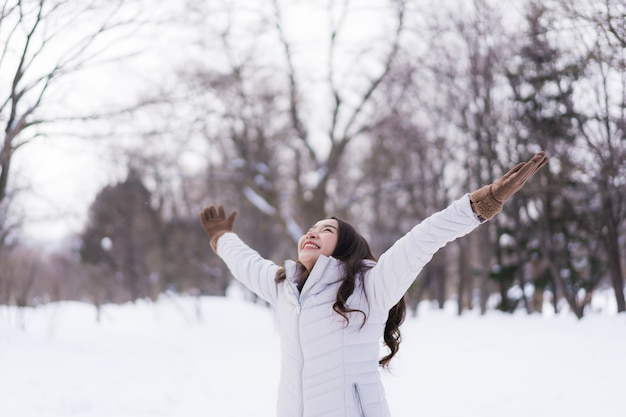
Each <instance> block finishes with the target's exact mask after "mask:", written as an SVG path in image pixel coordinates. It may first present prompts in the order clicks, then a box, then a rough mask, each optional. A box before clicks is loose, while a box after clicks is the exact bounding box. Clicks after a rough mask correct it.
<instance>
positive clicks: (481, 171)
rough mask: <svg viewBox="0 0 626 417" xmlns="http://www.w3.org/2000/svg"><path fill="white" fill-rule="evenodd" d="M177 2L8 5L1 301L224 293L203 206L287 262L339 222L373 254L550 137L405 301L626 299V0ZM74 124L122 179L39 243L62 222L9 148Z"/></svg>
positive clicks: (579, 310)
mask: <svg viewBox="0 0 626 417" xmlns="http://www.w3.org/2000/svg"><path fill="white" fill-rule="evenodd" d="M179 3H180V4H179V5H177V6H176V8H173V7H174V6H173V5H171V4H170V5H166V4H165V2H160V1H157V0H152V1H148V0H132V1H121V0H120V1H112V0H107V1H104V0H91V1H85V2H80V6H77V4H76V3H75V2H70V1H66V0H24V1H19V0H3V1H2V2H0V40H1V42H0V46H1V49H0V124H1V125H2V128H3V134H2V135H3V136H2V139H3V140H2V141H1V142H0V304H4V305H16V306H20V307H25V306H33V305H39V304H43V303H48V302H53V301H59V300H81V301H86V302H90V303H93V304H94V305H95V306H101V305H103V304H105V303H122V302H128V301H135V300H138V299H153V300H154V299H156V298H158V297H159V295H161V294H163V293H165V292H172V293H176V294H186V295H224V294H225V293H226V289H227V287H228V286H229V284H230V282H231V277H230V275H229V273H228V271H227V270H226V269H225V267H224V266H223V265H222V263H221V261H220V260H219V259H218V258H217V257H216V256H215V255H214V254H213V253H212V251H211V249H210V246H209V242H208V239H207V238H206V236H205V235H204V232H203V230H202V228H201V227H200V225H199V221H198V213H199V212H200V210H201V208H202V207H204V206H205V205H208V204H211V203H222V204H224V205H225V206H226V207H227V210H228V209H235V208H236V209H238V210H239V217H238V221H237V223H236V226H235V230H236V231H237V232H238V234H239V235H240V236H241V237H242V238H243V239H244V240H245V241H246V242H248V243H249V244H250V245H251V246H252V247H253V248H255V249H257V250H258V251H259V252H260V253H261V254H262V255H263V256H265V257H268V258H270V259H273V260H275V261H276V262H282V261H283V260H284V259H286V258H293V257H294V256H295V242H296V240H297V238H298V237H299V235H300V234H301V233H302V231H303V230H306V229H307V228H308V226H309V225H310V224H312V223H314V222H315V221H316V220H318V219H320V218H323V217H325V216H327V215H338V216H341V217H343V218H345V219H347V220H349V221H350V222H351V223H353V224H354V225H355V226H356V227H357V228H358V229H359V230H360V231H361V232H362V233H363V234H364V235H365V236H366V237H367V238H368V240H369V241H370V243H371V245H372V248H373V250H374V252H375V253H376V254H377V255H380V254H381V253H382V252H383V251H384V250H385V249H386V248H387V247H389V246H390V245H391V244H392V243H393V242H394V241H395V240H396V239H398V238H399V237H400V236H402V235H403V234H404V233H405V232H407V231H408V230H409V229H410V228H411V227H412V226H413V225H414V224H416V223H418V222H419V221H420V220H421V219H423V218H425V217H427V216H428V215H429V214H431V213H433V212H435V211H437V210H439V209H442V208H443V207H445V206H446V205H447V204H449V203H450V202H451V201H453V200H454V199H456V198H458V197H460V196H461V195H463V194H464V193H466V192H470V191H473V190H475V189H477V188H479V187H480V186H482V185H485V184H488V183H490V182H492V181H493V180H494V179H496V178H497V177H498V176H500V175H502V174H503V173H504V172H506V170H508V169H509V168H510V167H512V166H513V165H515V164H516V163H517V162H520V161H525V160H527V159H529V157H530V156H532V155H533V154H534V153H535V152H537V151H539V150H542V149H543V150H546V152H547V153H548V154H549V156H550V158H551V159H550V163H549V165H548V166H547V167H546V168H544V169H543V170H542V171H541V172H540V173H539V174H538V175H537V176H536V177H534V178H533V179H532V181H531V182H530V183H529V184H527V186H526V187H525V188H524V189H523V190H522V192H520V193H519V194H518V195H516V196H515V198H514V199H513V200H511V201H510V202H509V203H507V205H506V206H505V208H504V211H503V212H502V213H501V214H499V215H498V216H497V217H496V218H495V219H494V220H492V221H490V222H489V223H488V224H486V225H484V226H482V227H481V228H480V229H478V230H477V231H475V232H474V233H473V234H471V235H470V236H467V237H465V238H463V239H461V240H459V241H457V242H455V243H453V244H451V245H449V246H448V247H446V248H445V249H443V250H442V251H440V252H439V253H438V254H437V255H436V256H435V257H434V259H433V261H432V262H431V263H430V264H429V265H428V266H427V268H426V269H425V270H424V271H423V272H422V274H421V279H418V280H417V281H416V283H415V284H414V286H413V287H412V288H411V290H410V291H409V293H408V294H407V300H408V302H409V304H410V305H411V306H412V307H413V309H415V308H416V306H417V303H418V302H420V301H421V300H432V301H434V302H436V303H437V304H438V305H439V306H441V307H443V305H444V303H445V302H446V301H450V300H453V301H455V302H456V304H457V310H458V314H462V313H463V311H467V310H478V311H481V312H485V311H487V310H488V309H499V310H502V311H508V312H513V311H516V310H526V311H528V312H541V310H542V309H543V308H548V307H546V306H549V308H551V309H553V310H554V311H555V312H561V311H571V312H572V313H573V314H575V315H576V316H577V317H579V318H580V317H582V316H583V315H584V314H585V313H586V312H587V311H589V309H590V302H591V299H592V296H593V295H594V292H597V291H600V290H604V291H610V292H611V294H612V297H613V298H614V300H615V310H616V311H619V312H623V311H626V304H625V301H624V270H625V268H626V264H625V262H626V222H625V219H626V1H624V0H601V1H598V0H560V1H558V0H543V1H539V0H518V1H495V0H474V1H463V2H458V1H437V2H428V1H425V0H421V1H420V0H414V1H412V0H386V1H384V0H378V1H374V0H370V1H352V2H351V1H349V0H345V1H316V0H314V1H298V0H255V1H250V0H246V1H244V0H240V1H236V0H230V1H227V0H222V1H218V0H215V1H191V0H189V1H185V2H179ZM113 68H115V70H113ZM96 91H97V93H95V92H96ZM107 93H108V94H107ZM67 138H74V139H77V140H79V141H80V142H81V143H83V146H93V147H94V149H97V150H98V151H97V152H98V155H97V160H98V162H99V163H100V164H104V165H106V166H108V167H109V168H108V170H107V171H106V173H105V174H104V175H105V176H106V177H107V179H108V181H107V183H106V184H103V186H102V187H101V188H100V189H98V190H96V191H95V192H94V194H93V195H92V196H90V197H89V198H90V200H91V203H90V205H89V206H88V207H87V206H86V207H84V208H81V210H82V217H81V218H82V219H83V221H82V225H81V228H80V231H78V232H77V233H68V236H67V237H66V238H65V239H64V240H63V243H62V244H59V245H56V246H54V247H53V248H51V247H43V246H42V245H36V244H33V243H32V242H30V241H29V239H27V238H26V237H25V236H26V235H25V230H26V229H30V230H33V229H35V230H36V229H37V227H38V224H39V223H38V222H40V223H41V222H46V221H51V219H50V218H47V219H41V218H39V219H37V218H34V217H33V210H32V207H31V206H30V205H29V204H30V203H29V201H32V200H29V196H30V195H32V194H37V193H38V192H40V190H37V188H36V187H35V188H33V187H32V186H31V185H29V183H28V177H29V172H28V170H26V169H25V168H24V167H25V166H26V164H23V163H22V164H20V163H17V162H16V161H18V162H19V158H20V155H21V154H23V153H26V152H27V151H28V149H30V148H37V147H41V146H44V145H45V144H46V143H54V142H60V141H63V140H67ZM80 157H81V156H80V155H78V156H76V155H67V158H64V160H63V161H61V160H59V161H55V162H54V163H55V164H57V165H58V166H60V165H62V164H66V163H67V164H72V163H78V162H75V161H76V160H78V159H80ZM73 158H74V159H73ZM73 161H74V162H73ZM75 181H77V182H89V181H90V178H89V177H88V176H87V175H84V176H80V177H77V178H75ZM93 182H97V181H95V180H94V181H93ZM57 186H60V184H48V185H47V187H49V188H54V187H57ZM56 215H58V216H63V215H64V213H61V212H59V213H56ZM53 216H54V215H53Z"/></svg>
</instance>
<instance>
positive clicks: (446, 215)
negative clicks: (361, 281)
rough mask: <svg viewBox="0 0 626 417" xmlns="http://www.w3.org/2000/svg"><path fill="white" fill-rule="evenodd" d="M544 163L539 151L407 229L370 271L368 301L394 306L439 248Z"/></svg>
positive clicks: (492, 211)
mask: <svg viewBox="0 0 626 417" xmlns="http://www.w3.org/2000/svg"><path fill="white" fill-rule="evenodd" d="M547 162H548V157H547V156H546V154H545V153H544V152H540V153H538V154H537V155H535V156H534V157H533V158H532V159H530V160H529V161H528V162H523V163H520V164H518V165H516V166H515V167H514V168H513V169H511V170H510V171H509V172H507V173H506V174H505V175H504V176H503V177H502V178H499V179H498V180H496V181H495V182H494V183H493V184H489V185H487V186H485V187H482V188H481V189H479V190H477V191H474V192H473V193H471V194H469V195H465V196H464V197H463V198H461V199H459V200H457V201H455V202H453V203H452V204H451V205H450V206H448V207H447V208H445V209H444V210H442V211H440V212H438V213H435V214H433V215H432V216H430V217H428V218H427V219H425V220H424V221H423V222H421V223H420V224H418V225H417V226H415V227H414V228H413V229H411V231H410V232H409V233H407V234H406V235H404V236H403V237H402V238H400V239H399V240H398V241H396V243H394V245H393V246H392V247H391V248H390V249H389V250H387V251H386V252H385V253H384V254H383V255H382V256H381V257H380V259H379V261H378V263H377V264H376V266H374V267H373V268H372V269H371V270H370V273H369V275H368V277H367V279H366V282H365V287H366V291H367V294H368V297H369V298H370V300H372V301H373V302H374V303H376V304H377V305H378V306H379V307H380V308H383V309H389V308H391V307H392V306H393V305H395V304H396V303H397V302H398V301H399V300H400V299H401V298H402V296H403V295H404V293H405V292H406V291H407V290H408V288H409V286H410V285H411V284H412V283H413V281H415V279H416V278H417V275H418V274H419V273H420V272H421V270H422V269H423V268H424V266H425V265H426V264H427V263H428V262H429V261H430V260H431V259H432V257H433V255H434V254H435V253H436V252H437V251H438V250H439V249H440V248H442V247H444V246H445V245H446V244H448V243H449V242H452V241H453V240H456V239H458V238H460V237H462V236H464V235H466V234H468V233H470V232H471V231H472V230H474V229H475V228H476V227H477V226H478V225H480V223H481V222H483V221H485V220H488V219H491V218H493V217H494V216H495V215H496V214H497V213H499V212H500V211H501V210H502V206H503V204H504V202H506V201H507V200H508V199H509V198H511V196H512V195H513V194H515V193H516V192H517V191H519V190H520V189H521V188H522V186H523V185H524V184H525V183H526V181H527V180H528V179H529V178H530V177H531V176H533V175H534V174H535V173H536V172H537V171H538V170H539V169H540V168H541V167H543V166H544V165H545V164H546V163H547Z"/></svg>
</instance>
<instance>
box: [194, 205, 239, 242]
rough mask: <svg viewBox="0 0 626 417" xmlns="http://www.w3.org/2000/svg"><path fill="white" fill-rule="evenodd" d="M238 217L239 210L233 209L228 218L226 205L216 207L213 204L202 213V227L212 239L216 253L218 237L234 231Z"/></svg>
mask: <svg viewBox="0 0 626 417" xmlns="http://www.w3.org/2000/svg"><path fill="white" fill-rule="evenodd" d="M236 217H237V211H233V212H232V213H230V216H228V218H226V213H225V212H224V206H222V205H220V206H218V207H217V208H216V207H215V205H213V204H212V205H210V206H209V207H207V208H205V209H204V210H202V212H201V213H200V223H202V228H203V229H204V231H205V232H206V234H207V235H208V236H209V238H210V239H211V247H212V248H213V251H214V252H215V253H217V239H219V237H220V236H222V235H223V234H224V233H226V232H232V231H233V225H234V224H235V218H236Z"/></svg>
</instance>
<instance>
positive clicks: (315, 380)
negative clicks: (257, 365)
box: [200, 152, 548, 417]
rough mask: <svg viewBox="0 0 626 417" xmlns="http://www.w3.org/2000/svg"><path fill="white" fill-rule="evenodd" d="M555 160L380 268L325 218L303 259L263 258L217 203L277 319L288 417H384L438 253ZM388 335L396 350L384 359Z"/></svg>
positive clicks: (227, 241) (227, 252) (213, 217)
mask: <svg viewBox="0 0 626 417" xmlns="http://www.w3.org/2000/svg"><path fill="white" fill-rule="evenodd" d="M547 161H548V158H547V156H546V155H545V153H543V152H540V153H538V154H537V155H535V156H534V157H533V158H532V159H531V160H529V161H528V162H523V163H520V164H518V165H517V166H515V167H514V168H513V169H511V170H510V171H509V172H507V173H506V174H505V175H504V176H503V177H502V178H500V179H498V180H497V181H495V182H494V183H493V184H490V185H487V186H485V187H483V188H481V189H479V190H477V191H475V192H473V193H471V194H466V195H465V196H463V197H462V198H461V199H459V200H457V201H455V202H453V203H452V204H451V205H450V206H449V207H447V208H446V209H444V210H442V211H440V212H438V213H435V214H433V215H432V216H430V217H428V218H427V219H425V220H424V221H422V222H421V223H420V224H418V225H417V226H415V227H414V228H413V229H412V230H411V231H409V232H408V233H407V234H406V235H405V236H403V237H402V238H400V239H399V240H398V241H397V242H396V243H394V245H393V246H392V247H391V248H390V249H388V250H387V251H386V252H385V253H384V254H383V255H382V256H381V257H380V259H379V260H378V261H376V260H375V258H374V256H373V255H372V253H371V251H370V248H369V245H368V243H367V242H366V241H365V239H364V238H363V237H362V236H361V235H359V234H358V233H357V232H356V231H355V230H354V228H353V227H352V226H351V225H350V224H348V223H347V222H345V221H343V220H341V219H338V218H336V217H331V218H327V219H323V220H320V221H319V222H317V223H316V224H315V225H313V226H312V227H311V228H310V229H309V231H308V232H307V233H306V234H305V235H304V236H302V237H301V238H300V240H299V242H298V260H297V261H286V262H285V263H284V265H283V266H280V265H277V264H275V263H274V262H272V261H270V260H267V259H264V258H262V257H261V256H260V255H259V254H258V253H257V252H255V251H254V250H252V249H251V248H250V247H248V246H247V245H246V244H245V243H243V242H242V241H241V239H239V237H238V236H237V235H236V234H234V233H232V230H233V224H234V222H235V217H236V215H237V212H233V213H232V214H230V216H229V217H228V218H227V217H226V214H225V211H224V208H223V207H222V206H219V207H215V206H209V207H207V208H205V209H204V210H203V211H202V213H201V214H200V221H201V223H202V226H203V228H204V230H205V231H206V233H207V234H208V236H209V238H210V239H211V246H212V247H213V250H214V251H215V252H216V253H217V254H218V255H219V256H220V257H221V258H222V259H223V260H224V262H225V263H226V265H227V266H228V267H229V269H230V270H231V272H232V274H233V275H234V276H235V278H236V279H238V280H239V281H241V282H242V283H244V284H245V285H246V286H247V287H248V288H249V289H250V290H252V291H253V292H255V293H256V294H257V295H258V296H259V297H261V298H263V299H264V300H266V301H267V302H268V303H270V304H271V305H272V306H274V308H275V309H276V312H277V317H278V330H279V334H280V338H281V357H282V359H281V377H280V386H279V394H278V411H277V415H278V417H314V416H315V417H322V416H323V417H334V416H336V417H383V416H389V408H388V406H387V401H386V399H385V393H384V390H383V386H382V382H381V376H380V370H379V367H380V366H387V364H388V363H389V360H390V359H391V358H392V357H393V355H395V353H396V352H397V350H398V344H399V331H398V327H399V325H400V324H401V322H402V320H403V319H404V312H405V310H404V302H403V296H404V294H405V292H406V291H407V289H408V288H409V286H410V285H411V283H412V282H413V281H414V280H415V279H416V277H417V275H418V273H419V272H420V271H421V270H422V268H423V267H424V265H426V263H427V262H428V261H430V259H431V258H432V256H433V255H434V253H435V252H436V251H437V250H439V249H440V248H442V247H443V246H445V245H446V244H447V243H448V242H451V241H453V240H455V239H457V238H459V237H461V236H464V235H466V234H468V233H469V232H471V231H472V230H474V229H475V228H476V227H477V226H478V225H480V224H481V223H482V222H484V221H486V220H488V219H491V218H492V217H493V216H495V215H496V214H497V213H498V212H500V210H501V209H502V205H503V203H504V202H505V201H506V200H508V199H509V198H510V197H511V196H512V195H513V194H514V193H515V192H517V191H518V190H519V189H520V188H521V187H522V186H523V185H524V183H525V182H526V181H527V180H528V179H529V178H530V177H531V176H532V175H534V174H535V173H536V172H537V171H538V170H539V169H540V168H541V167H542V166H543V165H545V164H546V163H547ZM381 337H382V338H383V340H384V342H385V344H386V345H387V347H388V348H389V350H390V353H389V354H388V355H387V356H385V357H383V358H382V359H380V358H379V355H380V340H381Z"/></svg>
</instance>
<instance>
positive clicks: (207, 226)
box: [200, 205, 280, 304]
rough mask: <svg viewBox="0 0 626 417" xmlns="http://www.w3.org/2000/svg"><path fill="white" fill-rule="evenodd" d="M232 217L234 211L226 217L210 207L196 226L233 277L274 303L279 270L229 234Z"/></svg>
mask: <svg viewBox="0 0 626 417" xmlns="http://www.w3.org/2000/svg"><path fill="white" fill-rule="evenodd" d="M236 217H237V212H236V211H233V212H232V213H231V214H230V216H228V217H226V213H225V211H224V207H222V206H221V205H220V206H219V207H215V206H214V205H211V206H209V207H207V208H205V209H204V210H202V212H201V213H200V223H201V224H202V228H203V229H204V231H205V232H206V234H207V235H208V236H209V238H210V239H211V247H212V248H213V250H214V251H215V253H216V254H217V255H218V256H219V257H220V258H222V260H223V261H224V263H226V266H228V269H229V270H230V272H231V273H232V274H233V276H234V277H235V278H237V280H238V281H240V282H241V283H243V284H244V285H245V286H246V287H247V288H248V289H249V290H250V291H252V292H253V293H255V294H256V295H258V296H259V297H261V298H262V299H264V300H265V301H267V302H268V303H270V304H275V303H276V299H277V298H278V297H277V291H278V290H277V285H276V282H275V281H274V277H275V276H276V272H277V271H278V269H280V267H279V266H278V265H276V264H275V263H274V262H272V261H270V260H268V259H265V258H263V257H262V256H261V255H259V254H258V253H257V252H256V251H255V250H253V249H252V248H250V247H249V246H248V245H246V244H245V243H244V242H243V241H242V240H241V239H239V237H238V236H237V235H236V234H235V233H232V231H233V226H234V223H235V218H236ZM218 239H219V242H218ZM218 243H219V245H218Z"/></svg>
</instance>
